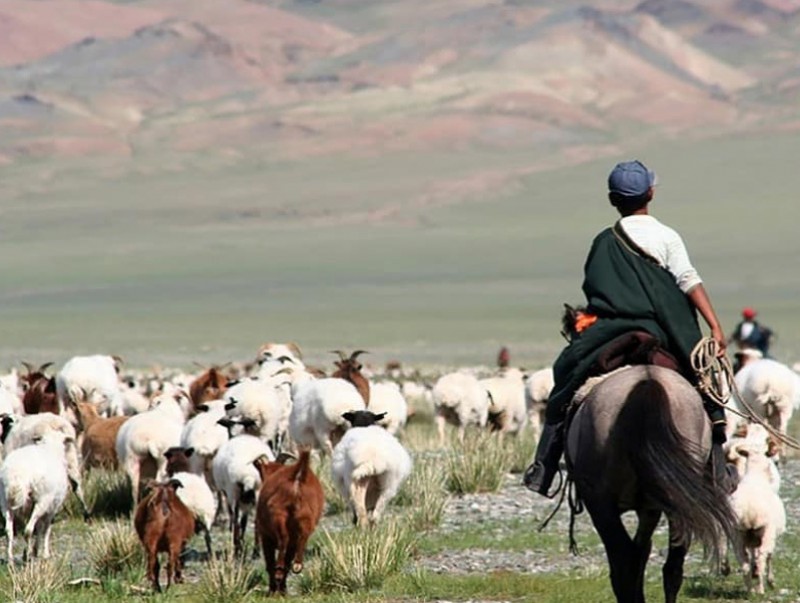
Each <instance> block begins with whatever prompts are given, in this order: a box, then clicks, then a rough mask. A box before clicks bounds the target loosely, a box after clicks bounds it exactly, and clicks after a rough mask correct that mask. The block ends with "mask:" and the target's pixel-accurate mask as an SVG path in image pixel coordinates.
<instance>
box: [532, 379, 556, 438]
mask: <svg viewBox="0 0 800 603" xmlns="http://www.w3.org/2000/svg"><path fill="white" fill-rule="evenodd" d="M554 385H555V379H554V377H553V367H551V366H548V367H546V368H543V369H539V370H538V371H534V372H532V373H531V374H530V375H528V378H527V379H526V382H525V405H526V406H527V408H528V422H529V424H530V426H531V429H532V430H533V433H534V437H535V439H536V440H537V441H538V440H539V436H540V435H541V433H542V425H543V424H544V413H545V410H546V408H547V400H548V398H550V392H551V391H552V390H553V386H554Z"/></svg>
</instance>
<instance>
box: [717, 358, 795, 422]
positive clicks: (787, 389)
mask: <svg viewBox="0 0 800 603" xmlns="http://www.w3.org/2000/svg"><path fill="white" fill-rule="evenodd" d="M734 380H735V382H736V388H737V389H738V391H739V394H740V395H741V400H742V401H744V402H746V403H747V405H749V406H750V407H751V408H752V409H753V411H754V412H755V413H756V414H757V415H759V416H761V417H765V418H766V420H767V422H768V423H769V424H770V425H771V426H772V427H774V428H776V429H777V430H778V431H780V432H781V433H786V428H787V426H788V425H789V419H790V418H791V416H792V412H793V411H794V405H795V400H796V398H797V396H800V388H798V379H797V375H796V374H795V373H794V372H793V371H792V369H790V368H789V367H788V366H786V365H785V364H781V363H780V362H778V361H776V360H772V359H769V358H763V359H758V360H753V361H751V362H748V363H747V364H745V365H744V366H743V367H742V368H741V369H740V370H739V372H737V373H736V375H735V377H734ZM731 403H732V404H733V405H734V407H736V408H738V409H739V410H740V411H741V410H744V408H743V404H742V402H741V401H740V400H739V399H738V398H737V397H736V396H734V397H732V399H731ZM737 426H738V422H737V421H729V422H728V426H727V428H726V429H727V434H728V436H729V437H730V436H731V435H732V434H733V432H735V431H736V428H737Z"/></svg>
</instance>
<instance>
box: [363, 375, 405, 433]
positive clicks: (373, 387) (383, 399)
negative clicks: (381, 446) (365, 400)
mask: <svg viewBox="0 0 800 603" xmlns="http://www.w3.org/2000/svg"><path fill="white" fill-rule="evenodd" d="M369 389H370V395H369V410H371V411H372V412H374V413H375V414H381V413H386V416H385V417H384V418H383V419H381V420H380V421H378V423H377V425H380V426H381V427H383V428H384V429H385V430H386V431H388V432H389V433H391V434H392V435H397V434H398V433H399V432H400V431H401V430H402V429H403V428H404V427H405V426H406V421H408V404H407V403H406V399H405V397H404V396H403V394H402V392H401V391H400V388H399V386H397V385H396V384H395V383H394V382H391V381H390V382H386V383H374V382H373V383H370V385H369Z"/></svg>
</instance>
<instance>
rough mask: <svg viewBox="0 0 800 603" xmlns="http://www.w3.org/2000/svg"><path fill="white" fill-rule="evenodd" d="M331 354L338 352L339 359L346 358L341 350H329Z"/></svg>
mask: <svg viewBox="0 0 800 603" xmlns="http://www.w3.org/2000/svg"><path fill="white" fill-rule="evenodd" d="M331 354H339V360H347V356H345V354H344V352H343V351H342V350H331Z"/></svg>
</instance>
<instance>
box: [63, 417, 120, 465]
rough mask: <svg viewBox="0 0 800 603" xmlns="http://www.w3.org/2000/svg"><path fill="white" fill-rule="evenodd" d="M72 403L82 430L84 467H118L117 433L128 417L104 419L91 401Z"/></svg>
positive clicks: (79, 427) (79, 428)
mask: <svg viewBox="0 0 800 603" xmlns="http://www.w3.org/2000/svg"><path fill="white" fill-rule="evenodd" d="M68 404H69V403H68ZM72 405H73V406H74V410H75V416H76V417H77V419H78V430H79V431H83V441H82V442H81V456H82V457H83V465H84V467H86V468H94V467H103V468H106V469H118V468H119V459H117V433H119V429H120V427H122V424H123V423H124V422H125V421H127V420H128V419H129V418H130V417H109V418H107V419H105V418H103V417H101V416H100V415H98V414H97V406H96V405H95V404H93V403H92V402H74V403H72Z"/></svg>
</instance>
